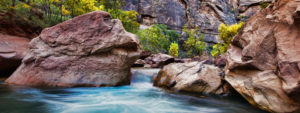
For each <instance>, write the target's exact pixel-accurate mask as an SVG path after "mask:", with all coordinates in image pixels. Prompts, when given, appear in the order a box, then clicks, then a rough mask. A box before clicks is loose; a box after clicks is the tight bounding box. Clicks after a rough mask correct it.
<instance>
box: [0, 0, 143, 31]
mask: <svg viewBox="0 0 300 113" xmlns="http://www.w3.org/2000/svg"><path fill="white" fill-rule="evenodd" d="M0 5H1V6H0V9H1V11H3V12H5V13H10V14H11V15H14V17H15V18H24V20H27V21H29V22H30V23H32V24H33V25H37V26H40V27H41V28H46V27H50V26H53V25H56V24H59V23H61V22H63V21H65V20H68V19H71V18H73V17H75V16H79V15H82V14H85V13H88V12H92V11H96V10H103V11H107V12H109V13H111V15H112V17H113V18H114V19H120V20H121V21H122V23H123V25H124V28H125V29H126V30H127V31H129V32H137V30H138V28H139V23H138V22H137V20H136V16H137V14H138V13H137V12H135V11H123V10H122V9H121V7H122V2H120V1H119V0H0ZM9 18H12V16H10V17H9Z"/></svg>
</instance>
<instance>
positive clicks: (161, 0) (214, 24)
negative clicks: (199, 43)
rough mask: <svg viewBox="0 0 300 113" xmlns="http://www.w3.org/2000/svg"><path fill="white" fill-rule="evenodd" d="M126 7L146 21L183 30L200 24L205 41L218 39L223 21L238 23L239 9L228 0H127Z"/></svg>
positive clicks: (143, 21) (216, 40)
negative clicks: (185, 26)
mask: <svg viewBox="0 0 300 113" xmlns="http://www.w3.org/2000/svg"><path fill="white" fill-rule="evenodd" d="M123 1H125V2H126V5H125V7H124V8H123V9H125V10H136V11H137V12H138V13H139V14H140V15H141V17H140V21H141V23H142V24H145V25H149V24H165V25H167V26H168V27H169V28H170V29H176V30H181V28H182V27H183V26H184V25H185V24H187V25H188V26H189V27H191V28H195V27H198V28H199V29H200V31H202V32H203V34H205V39H204V40H205V41H206V42H211V43H217V42H218V38H217V35H218V27H219V25H220V23H222V22H223V23H226V24H233V23H236V19H235V12H234V11H233V9H232V6H231V5H230V3H229V2H228V1H226V0H202V1H199V0H123Z"/></svg>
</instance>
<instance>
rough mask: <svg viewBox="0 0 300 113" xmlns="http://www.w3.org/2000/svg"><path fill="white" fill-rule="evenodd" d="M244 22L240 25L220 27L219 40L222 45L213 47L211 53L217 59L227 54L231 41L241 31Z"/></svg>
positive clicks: (223, 25) (222, 25)
mask: <svg viewBox="0 0 300 113" xmlns="http://www.w3.org/2000/svg"><path fill="white" fill-rule="evenodd" d="M243 25H244V22H241V23H239V24H233V25H231V26H229V25H225V24H223V23H222V24H221V25H220V27H219V32H220V34H219V38H220V39H221V40H222V42H223V43H222V44H221V43H218V44H216V45H214V46H213V50H212V51H211V55H212V56H214V57H217V56H219V55H221V54H224V53H226V52H227V49H228V46H229V45H230V42H231V39H232V38H233V37H234V36H235V35H236V34H237V33H238V32H239V31H240V30H241V28H242V27H243Z"/></svg>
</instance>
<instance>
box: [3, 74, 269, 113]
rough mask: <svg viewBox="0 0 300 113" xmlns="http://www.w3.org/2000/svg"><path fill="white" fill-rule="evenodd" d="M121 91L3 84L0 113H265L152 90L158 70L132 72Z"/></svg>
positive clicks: (230, 101) (236, 102)
mask: <svg viewBox="0 0 300 113" xmlns="http://www.w3.org/2000/svg"><path fill="white" fill-rule="evenodd" d="M133 72H134V76H133V77H132V83H131V85H128V86H120V87H89V88H87V87H77V88H37V87H25V86H14V85H5V84H3V82H0V113H264V112H263V111H260V110H259V109H257V108H255V107H252V106H251V105H250V104H248V103H247V102H246V101H245V100H243V99H242V98H241V97H218V96H205V97H204V96H198V97H196V96H190V95H186V94H174V93H169V92H166V91H164V90H162V89H160V88H156V87H153V86H152V83H151V78H152V75H154V74H156V73H157V72H158V69H133Z"/></svg>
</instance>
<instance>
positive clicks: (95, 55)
mask: <svg viewBox="0 0 300 113" xmlns="http://www.w3.org/2000/svg"><path fill="white" fill-rule="evenodd" d="M140 53H141V49H140V45H139V41H138V38H137V37H136V36H135V35H134V34H131V33H128V32H126V31H125V30H124V28H123V27H122V24H121V22H120V21H119V20H113V19H111V16H110V14H108V13H106V12H102V11H95V12H91V13H88V14H84V15H82V16H78V17H75V18H73V19H71V20H68V21H66V22H63V23H61V24H58V25H56V26H54V27H51V28H46V29H44V30H43V31H42V33H41V34H40V36H38V37H37V38H34V39H33V40H32V41H31V42H30V51H29V53H28V54H27V55H26V57H25V58H24V59H23V61H22V65H21V66H20V67H19V68H18V69H17V70H16V71H15V72H14V73H13V75H12V76H10V77H9V78H8V79H7V80H6V81H5V82H6V83H8V84H17V85H31V86H41V85H43V86H62V87H73V86H118V85H125V84H129V83H130V67H131V65H132V64H133V63H134V62H135V60H137V59H138V58H139V55H140Z"/></svg>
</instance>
